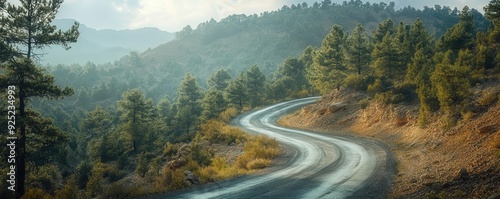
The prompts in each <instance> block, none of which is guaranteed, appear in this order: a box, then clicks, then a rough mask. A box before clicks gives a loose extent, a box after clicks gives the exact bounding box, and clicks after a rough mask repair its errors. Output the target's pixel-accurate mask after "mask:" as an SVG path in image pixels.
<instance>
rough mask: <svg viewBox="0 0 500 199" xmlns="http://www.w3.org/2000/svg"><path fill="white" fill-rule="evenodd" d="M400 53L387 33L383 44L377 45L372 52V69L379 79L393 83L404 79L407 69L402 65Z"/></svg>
mask: <svg viewBox="0 0 500 199" xmlns="http://www.w3.org/2000/svg"><path fill="white" fill-rule="evenodd" d="M400 52H401V51H400V48H399V46H397V45H396V42H395V41H394V39H393V38H392V36H391V35H390V33H389V32H387V33H386V35H385V37H384V39H383V40H382V42H380V43H377V44H376V45H375V48H374V50H373V52H372V60H373V65H372V67H373V69H374V70H375V75H376V76H377V77H378V78H382V79H386V80H391V81H392V83H396V82H397V80H398V79H401V78H402V76H403V74H404V71H405V69H406V68H405V67H403V66H402V65H401V62H400Z"/></svg>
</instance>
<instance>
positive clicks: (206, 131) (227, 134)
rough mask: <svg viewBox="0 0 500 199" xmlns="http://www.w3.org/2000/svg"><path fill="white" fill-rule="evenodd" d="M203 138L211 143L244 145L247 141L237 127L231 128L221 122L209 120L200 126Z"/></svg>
mask: <svg viewBox="0 0 500 199" xmlns="http://www.w3.org/2000/svg"><path fill="white" fill-rule="evenodd" d="M200 128H201V132H202V133H203V138H204V139H205V140H208V141H209V142H210V143H218V144H227V145H229V144H233V143H236V144H238V143H242V142H244V141H245V140H246V136H245V134H244V133H243V132H242V131H241V130H240V129H239V128H235V127H231V126H229V125H227V124H224V123H222V122H220V121H216V120H209V121H207V122H205V123H204V124H202V125H201V126H200Z"/></svg>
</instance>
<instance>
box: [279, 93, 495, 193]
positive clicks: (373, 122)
mask: <svg viewBox="0 0 500 199" xmlns="http://www.w3.org/2000/svg"><path fill="white" fill-rule="evenodd" d="M366 98H368V96H366V95H365V94H363V93H359V92H353V91H342V92H334V93H332V94H330V95H326V96H323V98H322V99H321V100H320V101H319V102H318V103H316V104H313V105H309V106H307V107H304V108H302V109H301V110H299V111H297V112H295V113H293V114H291V115H289V116H287V117H285V118H283V119H282V120H281V121H280V123H281V124H283V125H286V126H291V127H296V128H303V129H312V130H316V131H322V132H330V133H337V134H355V135H357V136H361V137H372V138H373V139H379V140H381V141H383V142H385V143H386V144H387V145H389V147H390V148H391V150H392V151H393V153H394V155H395V157H396V159H397V174H396V175H397V176H396V177H395V180H394V185H393V188H392V192H391V194H390V197H391V198H500V105H493V106H491V107H489V108H485V109H484V110H483V111H481V112H480V113H478V114H476V115H475V116H473V117H472V119H470V120H469V121H467V122H460V123H459V124H458V125H457V126H455V127H453V128H452V129H450V130H443V129H442V128H441V127H440V126H441V121H442V119H441V118H442V117H440V115H439V114H435V115H433V116H432V117H431V118H430V121H431V123H430V124H429V125H428V127H427V128H424V129H422V128H420V127H419V125H418V124H417V120H418V104H417V103H414V104H401V105H384V104H380V103H376V102H370V103H369V104H368V103H363V102H361V103H360V101H362V100H363V99H366ZM365 105H367V106H366V107H365ZM361 107H364V109H362V108H361Z"/></svg>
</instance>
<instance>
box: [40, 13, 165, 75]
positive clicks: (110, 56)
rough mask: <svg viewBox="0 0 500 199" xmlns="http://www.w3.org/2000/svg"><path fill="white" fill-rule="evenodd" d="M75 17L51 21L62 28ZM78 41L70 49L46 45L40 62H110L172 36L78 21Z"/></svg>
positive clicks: (153, 31) (145, 29) (71, 23)
mask: <svg viewBox="0 0 500 199" xmlns="http://www.w3.org/2000/svg"><path fill="white" fill-rule="evenodd" d="M74 22H75V20H72V19H56V20H54V21H53V24H54V25H56V26H57V27H58V28H60V29H62V30H66V29H69V28H70V27H71V25H73V23H74ZM79 31H80V37H79V38H78V42H76V43H75V44H72V45H71V46H72V47H71V50H68V51H66V50H64V49H63V48H61V47H52V48H47V49H45V50H44V51H43V53H44V56H43V57H42V60H41V63H42V64H50V65H58V64H66V65H70V64H85V63H87V62H93V63H95V64H104V63H107V62H113V61H115V60H117V59H119V58H121V57H123V56H125V55H127V54H128V53H130V52H131V51H139V52H141V51H145V50H147V49H148V48H154V47H156V46H158V45H159V44H162V43H166V42H168V41H170V40H172V39H173V38H174V34H173V33H169V32H165V31H161V30H159V29H156V28H141V29H136V30H111V29H107V30H96V29H93V28H90V27H87V26H86V25H85V24H80V28H79Z"/></svg>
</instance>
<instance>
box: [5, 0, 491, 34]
mask: <svg viewBox="0 0 500 199" xmlns="http://www.w3.org/2000/svg"><path fill="white" fill-rule="evenodd" d="M8 1H9V2H17V1H15V0H8ZM321 1H322V0H320V1H319V2H321ZM362 1H363V2H367V0H362ZM392 1H394V2H395V3H396V9H399V8H402V7H406V6H408V5H411V6H413V7H415V8H418V9H422V8H423V7H424V6H429V7H433V6H434V5H435V4H439V5H441V6H450V7H451V8H452V9H453V8H455V7H457V8H459V10H461V9H462V8H463V7H464V6H465V5H467V6H469V7H471V8H475V9H477V10H479V11H480V12H483V7H484V6H485V5H487V4H488V3H489V2H490V0H392ZM302 2H307V3H308V4H309V5H310V6H311V5H312V4H313V3H314V2H316V0H246V1H244V0H65V1H64V3H63V4H62V6H61V8H60V10H59V13H58V15H57V18H70V19H76V20H78V21H79V22H81V23H83V24H85V25H86V26H89V27H92V28H96V29H117V30H122V29H136V28H142V27H157V28H159V29H161V30H165V31H169V32H176V31H179V30H181V29H182V28H183V27H185V26H186V25H191V26H192V27H193V28H196V26H197V25H198V24H199V23H201V22H205V21H208V20H210V19H211V18H214V19H215V20H217V21H219V20H220V19H222V18H224V17H227V16H229V15H231V14H242V13H243V14H247V15H249V14H259V13H261V12H264V11H271V10H277V9H279V8H281V7H282V6H283V5H291V4H297V3H302ZM332 2H336V3H339V4H341V3H342V2H343V0H332ZM368 2H370V3H375V2H376V3H379V2H386V3H388V2H390V0H389V1H385V0H375V1H373V0H368Z"/></svg>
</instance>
